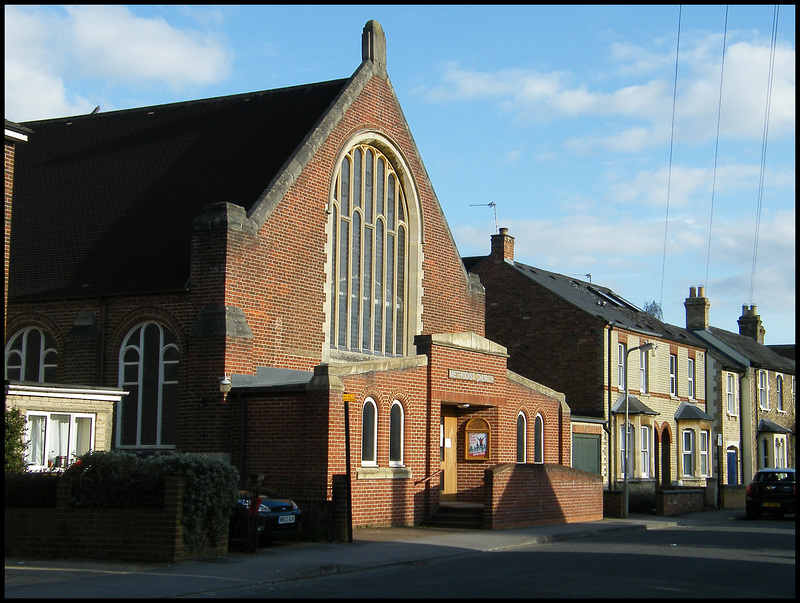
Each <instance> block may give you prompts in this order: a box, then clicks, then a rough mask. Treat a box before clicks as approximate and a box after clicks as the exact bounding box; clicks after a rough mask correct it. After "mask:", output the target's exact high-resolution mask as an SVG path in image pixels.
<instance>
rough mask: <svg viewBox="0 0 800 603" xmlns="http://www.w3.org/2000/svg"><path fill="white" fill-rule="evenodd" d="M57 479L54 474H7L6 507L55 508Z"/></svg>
mask: <svg viewBox="0 0 800 603" xmlns="http://www.w3.org/2000/svg"><path fill="white" fill-rule="evenodd" d="M59 477H61V476H60V474H58V473H54V472H42V473H26V472H16V471H15V472H7V473H6V480H5V486H6V492H5V500H6V507H9V508H10V507H37V508H41V507H50V508H55V506H56V492H57V491H58V483H59Z"/></svg>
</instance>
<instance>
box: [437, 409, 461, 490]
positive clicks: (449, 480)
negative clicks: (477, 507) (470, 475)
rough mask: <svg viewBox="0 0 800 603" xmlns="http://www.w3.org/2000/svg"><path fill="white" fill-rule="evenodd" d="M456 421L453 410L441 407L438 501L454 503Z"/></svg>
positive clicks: (456, 472) (456, 483)
mask: <svg viewBox="0 0 800 603" xmlns="http://www.w3.org/2000/svg"><path fill="white" fill-rule="evenodd" d="M457 435H458V420H457V419H456V414H455V409H453V408H450V407H447V406H442V424H441V432H440V440H441V441H440V448H441V458H442V474H441V481H440V483H441V490H440V492H439V500H440V501H443V502H448V501H455V500H456V493H457V492H458V469H457V467H456V442H457V439H456V438H457Z"/></svg>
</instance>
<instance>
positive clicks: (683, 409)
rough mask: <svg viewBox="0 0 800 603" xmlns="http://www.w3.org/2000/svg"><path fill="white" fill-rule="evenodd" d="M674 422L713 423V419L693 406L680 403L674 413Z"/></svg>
mask: <svg viewBox="0 0 800 603" xmlns="http://www.w3.org/2000/svg"><path fill="white" fill-rule="evenodd" d="M675 420H676V421H713V420H714V417H712V416H711V415H709V414H707V413H705V412H704V411H702V410H700V408H698V407H697V406H695V405H694V404H690V403H688V402H681V405H680V406H679V407H678V410H676V411H675Z"/></svg>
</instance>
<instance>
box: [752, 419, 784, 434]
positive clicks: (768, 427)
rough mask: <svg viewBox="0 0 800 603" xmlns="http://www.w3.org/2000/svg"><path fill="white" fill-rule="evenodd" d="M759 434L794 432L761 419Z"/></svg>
mask: <svg viewBox="0 0 800 603" xmlns="http://www.w3.org/2000/svg"><path fill="white" fill-rule="evenodd" d="M758 433H792V430H791V429H789V428H788V427H784V426H783V425H778V424H777V423H775V422H773V421H770V420H769V419H760V420H759V421H758Z"/></svg>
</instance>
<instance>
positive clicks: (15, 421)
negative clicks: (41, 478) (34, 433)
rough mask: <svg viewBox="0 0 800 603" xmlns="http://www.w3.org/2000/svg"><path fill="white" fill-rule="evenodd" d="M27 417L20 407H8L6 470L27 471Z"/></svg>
mask: <svg viewBox="0 0 800 603" xmlns="http://www.w3.org/2000/svg"><path fill="white" fill-rule="evenodd" d="M24 433H25V417H24V416H23V414H22V413H21V412H20V410H19V409H18V408H10V409H9V408H8V407H6V433H5V438H6V460H5V464H6V471H25V469H26V468H27V465H26V464H25V448H26V446H27V445H26V444H25V442H24V440H23V438H22V436H23V435H24Z"/></svg>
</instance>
